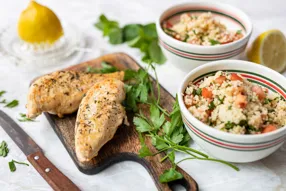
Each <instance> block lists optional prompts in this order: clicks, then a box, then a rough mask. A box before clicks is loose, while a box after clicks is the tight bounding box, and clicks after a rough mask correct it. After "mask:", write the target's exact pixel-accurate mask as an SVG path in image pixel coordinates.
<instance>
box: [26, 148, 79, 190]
mask: <svg viewBox="0 0 286 191" xmlns="http://www.w3.org/2000/svg"><path fill="white" fill-rule="evenodd" d="M27 159H28V161H29V162H30V163H31V164H32V165H33V166H34V167H35V169H36V170H37V171H38V172H39V173H40V175H41V176H42V177H43V178H44V179H45V180H46V181H47V183H48V184H49V185H50V186H51V187H52V188H53V189H54V190H55V191H65V190H66V191H79V190H80V189H79V188H78V187H77V186H76V185H75V184H74V183H73V182H72V181H71V180H70V179H68V177H66V176H65V175H64V174H63V173H61V171H59V170H58V169H57V167H55V166H54V165H53V164H52V163H51V162H50V161H49V159H47V158H46V157H45V155H44V154H43V153H42V152H41V151H38V152H36V153H33V154H30V155H28V156H27Z"/></svg>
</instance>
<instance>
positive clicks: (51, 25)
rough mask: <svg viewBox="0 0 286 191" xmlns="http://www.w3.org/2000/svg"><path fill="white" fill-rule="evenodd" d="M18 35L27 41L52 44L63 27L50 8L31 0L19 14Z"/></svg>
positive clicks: (61, 33) (58, 36)
mask: <svg viewBox="0 0 286 191" xmlns="http://www.w3.org/2000/svg"><path fill="white" fill-rule="evenodd" d="M18 35H19V37H20V38H21V39H22V40H23V41H25V42H28V43H48V44H52V43H54V42H55V41H56V40H58V39H59V38H60V37H61V36H62V35H63V28H62V25H61V22H60V20H59V19H58V17H57V16H56V14H55V13H54V12H53V11H52V10H50V9H49V8H48V7H45V6H43V5H40V4H38V3H37V2H35V1H33V0H32V1H30V4H29V6H28V7H27V8H26V9H25V10H24V11H23V12H22V13H21V15H20V18H19V21H18Z"/></svg>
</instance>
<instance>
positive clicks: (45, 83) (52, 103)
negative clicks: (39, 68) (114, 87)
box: [26, 71, 124, 118]
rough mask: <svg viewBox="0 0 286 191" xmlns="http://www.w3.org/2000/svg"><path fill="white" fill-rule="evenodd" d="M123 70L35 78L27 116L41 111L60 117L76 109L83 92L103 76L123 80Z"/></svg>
mask: <svg viewBox="0 0 286 191" xmlns="http://www.w3.org/2000/svg"><path fill="white" fill-rule="evenodd" d="M123 77H124V72H114V73H111V74H91V73H86V72H77V71H59V72H54V73H51V74H48V75H45V76H43V77H40V78H39V79H37V80H36V81H35V82H34V83H33V84H32V85H31V87H30V89H29V94H28V102H27V105H26V107H27V110H28V112H27V117H29V118H35V117H37V116H38V115H40V114H41V113H42V112H49V113H51V114H56V115H58V116H59V117H62V116H63V115H64V114H70V113H73V112H74V111H76V110H77V109H78V107H79V104H80V102H81V100H82V98H83V97H84V95H85V93H86V92H87V91H88V90H89V88H91V87H92V86H93V85H94V84H95V83H96V82H98V81H99V80H102V79H104V78H115V79H118V80H123Z"/></svg>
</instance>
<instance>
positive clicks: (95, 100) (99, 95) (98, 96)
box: [75, 79, 126, 162]
mask: <svg viewBox="0 0 286 191" xmlns="http://www.w3.org/2000/svg"><path fill="white" fill-rule="evenodd" d="M124 99H125V91H124V84H123V82H121V81H120V80H116V79H106V80H103V81H101V82H98V83H97V84H95V85H94V86H93V87H92V88H91V89H90V90H88V92H87V94H86V96H85V97H84V98H83V99H82V101H81V104H80V106H79V110H78V113H77V119H76V125H75V150H76V155H77V158H78V160H79V161H82V162H84V161H89V160H91V159H92V158H93V157H95V156H97V154H98V151H99V150H100V149H101V147H102V146H103V145H104V144H106V143H107V142H108V141H109V140H110V139H112V138H113V136H114V134H115V132H116V130H117V128H118V126H119V125H120V124H122V122H123V120H124V118H125V116H126V115H125V109H124V107H123V106H122V105H121V102H122V101H123V100H124Z"/></svg>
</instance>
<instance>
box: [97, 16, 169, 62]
mask: <svg viewBox="0 0 286 191" xmlns="http://www.w3.org/2000/svg"><path fill="white" fill-rule="evenodd" d="M95 27H96V28H98V29H99V30H101V31H102V32H103V36H108V37H109V42H110V43H111V44H122V43H124V42H128V45H129V46H130V47H133V48H138V49H140V51H141V52H142V53H144V56H143V57H142V61H143V62H146V63H149V62H155V63H157V64H163V63H165V61H166V58H165V56H164V54H163V52H162V50H161V48H160V47H159V45H158V34H157V31H156V25H155V23H150V24H147V25H141V24H128V25H125V26H124V27H123V28H120V26H119V23H118V22H117V21H112V20H108V19H107V18H106V16H104V15H101V16H100V17H99V21H98V22H97V23H96V24H95Z"/></svg>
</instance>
